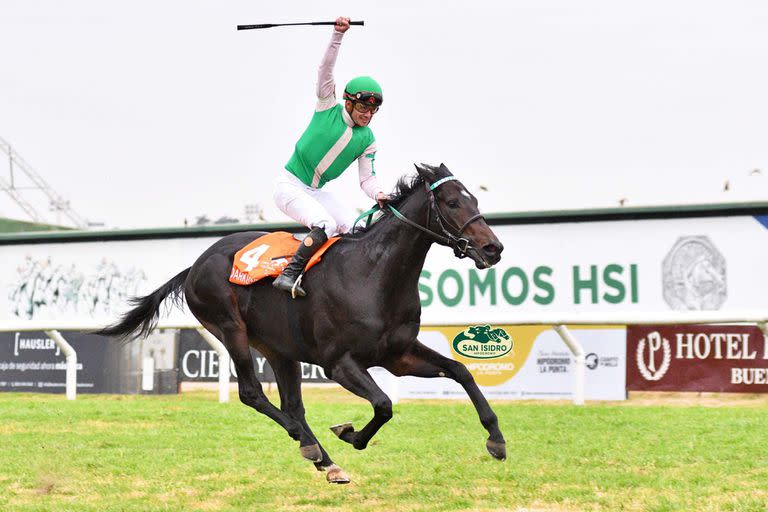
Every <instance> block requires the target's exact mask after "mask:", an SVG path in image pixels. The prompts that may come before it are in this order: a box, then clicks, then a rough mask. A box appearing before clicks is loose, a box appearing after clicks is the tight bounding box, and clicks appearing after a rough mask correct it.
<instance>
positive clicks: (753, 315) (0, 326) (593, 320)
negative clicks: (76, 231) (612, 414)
mask: <svg viewBox="0 0 768 512" xmlns="http://www.w3.org/2000/svg"><path fill="white" fill-rule="evenodd" d="M477 323H487V324H503V325H551V326H552V327H553V328H554V330H555V331H556V332H557V333H558V334H559V335H560V338H561V339H562V340H563V342H564V343H565V344H566V346H567V347H568V349H569V350H570V351H571V353H572V354H573V356H574V360H575V363H576V364H575V367H576V372H575V379H574V394H573V402H574V403H575V404H577V405H583V404H584V379H585V365H584V350H583V349H582V347H581V345H580V344H579V342H578V340H576V338H574V337H573V335H572V334H571V332H570V331H569V330H568V328H567V327H566V326H568V325H671V324H744V323H748V324H757V325H758V326H759V327H760V329H761V330H762V332H763V335H764V336H765V337H766V339H768V312H766V311H730V312H711V311H695V312H694V311H690V312H679V311H672V312H663V313H615V314H608V313H594V314H574V313H564V314H557V313H551V314H546V315H536V316H530V317H526V316H523V315H520V316H510V315H483V318H479V319H478V320H477ZM441 325H453V324H450V323H448V324H446V323H442V324H441ZM455 325H464V324H463V323H462V324H455ZM102 327H103V325H101V324H95V323H94V324H88V323H83V322H66V321H22V320H19V321H18V322H4V323H0V332H20V331H44V332H45V333H46V334H47V335H48V336H49V337H50V338H51V339H52V340H53V341H54V342H55V343H56V345H57V346H59V347H60V348H61V350H62V352H64V354H65V356H66V361H67V367H66V368H67V369H66V396H67V399H68V400H74V399H75V397H76V394H77V354H76V353H75V351H74V350H73V349H72V347H71V345H69V343H67V341H66V339H65V338H64V336H63V335H62V334H61V331H85V332H88V331H95V330H98V329H100V328H102ZM157 327H158V328H160V329H196V330H197V331H198V332H199V333H200V335H201V336H202V337H203V339H205V341H206V342H208V344H209V345H211V347H212V348H213V349H214V350H216V352H217V353H218V355H219V358H220V362H219V368H221V371H219V402H222V403H223V402H228V401H229V367H230V362H229V354H228V353H227V351H226V349H225V348H224V345H223V344H222V343H221V342H220V341H219V340H218V339H216V337H215V336H213V335H212V334H211V333H209V332H208V331H207V330H205V329H204V328H203V327H202V326H200V324H198V323H194V322H175V323H171V322H160V323H159V324H158V326H157ZM387 388H388V389H387V391H388V392H389V394H390V395H394V396H390V398H391V399H392V400H393V401H397V398H398V397H397V386H396V381H395V382H394V383H392V385H391V386H387Z"/></svg>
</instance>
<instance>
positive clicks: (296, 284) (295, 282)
mask: <svg viewBox="0 0 768 512" xmlns="http://www.w3.org/2000/svg"><path fill="white" fill-rule="evenodd" d="M302 277H304V272H302V273H301V274H299V277H297V278H296V281H294V282H293V286H291V298H292V299H295V298H296V288H297V287H298V286H299V285H300V284H301V278H302Z"/></svg>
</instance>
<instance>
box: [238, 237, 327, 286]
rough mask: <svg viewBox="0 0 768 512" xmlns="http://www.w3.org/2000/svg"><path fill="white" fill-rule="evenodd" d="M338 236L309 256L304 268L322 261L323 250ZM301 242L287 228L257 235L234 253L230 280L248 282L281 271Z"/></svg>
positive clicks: (247, 283)
mask: <svg viewBox="0 0 768 512" xmlns="http://www.w3.org/2000/svg"><path fill="white" fill-rule="evenodd" d="M338 239H339V237H338V236H334V237H331V238H330V239H329V240H328V241H327V242H325V243H324V244H323V245H322V247H320V249H318V251H317V252H316V253H315V254H314V255H313V256H312V257H311V258H310V259H309V263H307V267H306V269H305V270H309V269H310V268H312V267H313V266H315V265H316V264H317V263H319V262H320V257H321V256H322V255H323V253H324V252H325V251H326V250H327V249H328V248H329V247H330V246H331V245H332V244H333V243H334V242H336V241H337V240H338ZM300 243H301V242H299V241H298V240H296V239H295V238H294V237H293V235H292V234H291V233H287V232H285V231H276V232H274V233H269V234H268V235H264V236H261V237H259V238H257V239H256V240H254V241H253V242H251V243H249V244H248V245H246V246H245V247H243V248H242V249H240V250H239V251H238V252H237V254H235V260H234V261H233V262H232V273H231V274H230V275H229V282H230V283H235V284H242V285H249V284H253V283H255V282H256V281H258V280H259V279H261V278H263V277H274V276H277V275H279V274H280V272H282V271H283V269H284V268H285V267H286V266H287V265H288V262H289V261H290V259H291V258H292V257H293V254H294V253H295V252H296V249H298V248H299V244H300Z"/></svg>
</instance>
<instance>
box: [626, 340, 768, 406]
mask: <svg viewBox="0 0 768 512" xmlns="http://www.w3.org/2000/svg"><path fill="white" fill-rule="evenodd" d="M627 354H628V355H629V357H628V360H627V388H628V389H630V390H633V391H717V392H742V393H766V392H768V338H765V337H764V336H763V333H762V331H761V330H760V329H759V328H757V327H755V326H748V325H671V326H652V325H644V326H629V327H627Z"/></svg>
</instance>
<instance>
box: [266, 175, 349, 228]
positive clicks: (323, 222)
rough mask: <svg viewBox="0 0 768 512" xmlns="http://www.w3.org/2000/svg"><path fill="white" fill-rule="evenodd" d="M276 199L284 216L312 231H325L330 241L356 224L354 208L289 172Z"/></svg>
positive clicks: (280, 181) (277, 188)
mask: <svg viewBox="0 0 768 512" xmlns="http://www.w3.org/2000/svg"><path fill="white" fill-rule="evenodd" d="M272 197H273V199H274V201H275V204H276V205H277V207H278V208H280V211H282V212H283V213H284V214H286V215H287V216H289V217H290V218H292V219H293V220H295V221H296V222H298V223H300V224H303V225H304V226H307V227H308V228H310V229H311V228H312V227H315V226H316V227H321V228H323V229H324V230H325V234H326V235H328V237H329V238H330V237H332V236H334V235H338V234H341V233H347V232H348V231H349V230H350V229H352V223H353V222H354V221H355V217H356V216H355V211H354V210H353V209H352V208H351V207H348V206H346V205H344V204H343V203H341V202H339V201H338V200H337V199H336V198H335V197H333V195H332V194H330V193H329V192H325V191H323V190H321V189H317V188H312V187H310V186H308V185H305V184H304V183H302V181H301V180H300V179H298V178H297V177H296V176H294V175H293V174H291V173H290V172H288V171H285V170H284V171H283V172H281V173H280V175H279V176H278V177H277V180H275V190H274V194H273V196H272Z"/></svg>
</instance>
